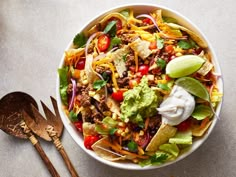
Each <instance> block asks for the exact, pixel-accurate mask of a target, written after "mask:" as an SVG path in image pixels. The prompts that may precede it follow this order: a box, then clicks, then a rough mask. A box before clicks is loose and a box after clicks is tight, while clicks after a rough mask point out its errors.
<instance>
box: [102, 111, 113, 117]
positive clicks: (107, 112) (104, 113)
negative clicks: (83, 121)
mask: <svg viewBox="0 0 236 177" xmlns="http://www.w3.org/2000/svg"><path fill="white" fill-rule="evenodd" d="M102 113H103V115H104V116H109V117H110V116H111V114H112V113H111V112H110V111H103V112H102Z"/></svg>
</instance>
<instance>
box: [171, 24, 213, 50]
mask: <svg viewBox="0 0 236 177" xmlns="http://www.w3.org/2000/svg"><path fill="white" fill-rule="evenodd" d="M167 25H168V26H170V27H171V28H174V29H180V30H182V31H185V32H186V33H188V34H189V36H190V37H191V38H192V39H193V40H194V41H195V42H196V43H197V44H198V45H199V46H200V47H202V48H207V47H208V45H207V43H206V42H205V41H204V40H202V39H201V38H200V37H199V36H198V35H196V34H195V33H194V32H193V31H191V30H189V29H187V28H185V27H183V26H180V25H177V24H175V23H167Z"/></svg>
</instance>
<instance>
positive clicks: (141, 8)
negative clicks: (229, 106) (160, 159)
mask: <svg viewBox="0 0 236 177" xmlns="http://www.w3.org/2000/svg"><path fill="white" fill-rule="evenodd" d="M128 8H132V9H133V10H134V12H135V13H137V14H141V13H148V12H152V11H153V10H155V9H157V8H158V9H162V11H163V14H164V15H165V16H170V17H174V18H175V19H177V20H178V22H179V23H180V24H181V25H183V26H185V27H187V28H189V29H191V30H192V31H194V32H195V33H197V34H198V35H199V36H200V37H201V38H203V39H204V40H205V41H206V42H207V44H208V46H209V51H210V53H211V55H212V60H213V63H214V64H215V70H216V72H217V73H219V74H221V69H220V66H219V63H218V60H217V57H216V54H215V52H214V50H213V48H212V46H211V44H210V43H209V41H208V40H207V39H206V37H205V35H204V34H203V33H202V32H201V31H200V30H199V29H198V28H197V27H196V26H195V25H194V24H193V23H192V22H191V21H190V20H189V19H188V18H186V17H184V16H182V15H181V14H179V13H178V12H176V11H174V10H171V9H169V8H166V7H163V6H159V5H155V4H127V5H123V6H118V7H115V8H112V9H110V10H108V11H106V12H104V13H102V14H100V15H98V16H96V17H95V18H93V19H92V20H91V21H89V22H88V23H87V24H86V25H85V26H84V27H83V28H82V29H81V30H79V31H78V32H80V31H84V32H85V33H86V30H88V29H90V28H91V27H92V26H93V25H95V24H96V23H97V22H98V21H99V20H100V19H102V18H103V17H104V16H105V15H107V14H109V13H111V12H118V11H121V10H124V9H128ZM71 44H72V41H71V42H70V43H69V45H68V47H67V48H66V50H67V49H69V48H70V46H71ZM64 57H65V56H64V55H63V57H62V59H61V61H60V64H59V68H61V67H62V66H63V61H64ZM59 84H60V83H59V76H58V77H57V84H56V94H57V95H56V96H57V103H58V107H59V112H60V115H61V118H62V121H63V124H64V126H65V127H66V129H67V131H68V132H69V134H70V135H71V136H72V138H73V139H74V141H75V142H76V143H77V144H78V145H79V146H80V147H81V148H82V149H83V150H84V151H85V152H86V153H87V154H89V155H90V156H92V157H93V158H95V159H97V160H98V161H100V162H102V163H104V164H107V165H110V166H113V167H116V168H121V169H128V170H147V169H154V168H160V167H163V166H166V165H170V164H173V163H175V162H177V161H179V160H181V159H184V158H185V157H187V156H188V155H189V154H191V153H192V152H193V151H195V150H196V149H197V148H198V147H199V146H200V145H201V144H202V143H203V142H204V141H205V140H206V139H207V138H208V136H209V135H210V133H211V132H212V130H213V128H214V127H215V125H216V122H217V118H216V117H215V118H214V119H213V123H212V125H211V126H210V128H209V130H208V131H207V133H206V134H205V135H204V137H202V138H200V139H197V140H195V141H194V143H193V144H192V146H191V149H189V150H188V151H187V152H186V153H184V154H182V155H181V156H179V157H178V158H177V159H176V160H175V161H173V162H168V163H165V164H163V165H159V166H147V167H140V166H139V165H138V164H134V163H128V162H110V161H107V160H104V159H102V158H101V157H99V156H97V155H96V154H95V153H94V152H93V151H91V150H87V149H86V148H85V147H84V143H83V136H82V135H81V134H80V133H78V132H77V130H76V129H75V127H74V126H73V124H72V123H71V122H70V120H69V118H68V117H67V116H66V114H65V113H64V111H63V109H62V102H61V97H60V92H59ZM218 86H219V89H220V91H221V92H222V93H223V81H222V80H219V81H218ZM221 106H222V102H221V103H220V104H219V105H218V108H217V110H216V113H217V115H219V113H220V109H221Z"/></svg>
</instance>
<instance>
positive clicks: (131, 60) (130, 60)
mask: <svg viewBox="0 0 236 177" xmlns="http://www.w3.org/2000/svg"><path fill="white" fill-rule="evenodd" d="M125 65H126V67H129V66H132V65H135V61H134V54H133V53H129V54H128V55H127V56H126V61H125Z"/></svg>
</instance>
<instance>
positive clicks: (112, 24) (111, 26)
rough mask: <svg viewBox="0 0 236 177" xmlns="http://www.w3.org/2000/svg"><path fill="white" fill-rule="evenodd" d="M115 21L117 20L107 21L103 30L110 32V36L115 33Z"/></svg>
mask: <svg viewBox="0 0 236 177" xmlns="http://www.w3.org/2000/svg"><path fill="white" fill-rule="evenodd" d="M116 22H117V21H111V22H109V23H108V24H107V26H106V27H105V29H104V31H103V32H104V33H108V34H110V36H112V37H113V36H115V35H116Z"/></svg>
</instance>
